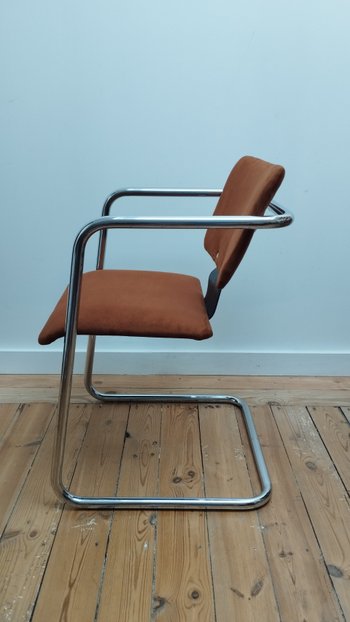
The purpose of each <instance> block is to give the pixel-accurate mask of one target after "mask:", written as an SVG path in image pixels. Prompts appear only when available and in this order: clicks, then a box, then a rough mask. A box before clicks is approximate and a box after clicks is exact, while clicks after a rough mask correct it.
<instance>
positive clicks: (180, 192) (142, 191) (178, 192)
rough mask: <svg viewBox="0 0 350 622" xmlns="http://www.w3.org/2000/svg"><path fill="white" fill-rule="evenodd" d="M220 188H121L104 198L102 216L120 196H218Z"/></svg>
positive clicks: (107, 212)
mask: <svg viewBox="0 0 350 622" xmlns="http://www.w3.org/2000/svg"><path fill="white" fill-rule="evenodd" d="M221 193H222V188H121V189H120V190H115V192H112V194H110V195H109V196H108V197H107V199H106V200H105V202H104V204H103V208H102V216H109V213H110V210H111V207H112V205H113V203H114V202H115V201H117V200H118V199H121V198H122V197H127V196H128V197H219V196H220V195H221Z"/></svg>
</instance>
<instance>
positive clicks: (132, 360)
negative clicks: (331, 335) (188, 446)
mask: <svg viewBox="0 0 350 622" xmlns="http://www.w3.org/2000/svg"><path fill="white" fill-rule="evenodd" d="M61 357H62V354H61V351H52V350H46V351H40V350H28V351H24V350H16V351H14V350H8V351H5V350H0V374H57V373H59V372H60V366H61ZM83 369H84V353H83V352H81V351H78V352H77V354H76V365H75V372H76V373H82V371H83ZM95 372H96V373H99V374H135V375H142V374H147V375H148V374H185V375H191V374H192V375H199V374H204V375H211V374H213V375H256V376H264V375H276V376H284V375H293V376H302V375H305V376H347V375H350V353H349V354H348V353H312V352H282V353H281V352H210V351H207V352H203V351H201V352H130V351H129V352H110V351H104V352H102V351H100V352H97V353H96V363H95Z"/></svg>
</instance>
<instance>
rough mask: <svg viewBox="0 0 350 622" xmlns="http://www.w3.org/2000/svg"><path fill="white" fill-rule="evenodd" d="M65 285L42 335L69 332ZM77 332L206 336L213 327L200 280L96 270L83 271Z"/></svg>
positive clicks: (45, 338)
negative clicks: (66, 322) (67, 330)
mask: <svg viewBox="0 0 350 622" xmlns="http://www.w3.org/2000/svg"><path fill="white" fill-rule="evenodd" d="M66 306H67V290H66V291H65V292H64V294H63V296H62V297H61V299H60V300H59V302H58V304H57V306H56V307H55V309H54V311H53V312H52V314H51V315H50V317H49V319H48V321H47V322H46V324H45V326H44V328H43V329H42V331H41V333H40V335H39V343H41V344H42V345H47V344H49V343H52V342H53V341H55V339H58V338H59V337H63V336H64V334H65V317H66ZM78 333H79V334H82V335H128V336H135V337H178V338H181V337H184V338H187V339H207V338H208V337H211V336H212V334H213V333H212V329H211V326H210V323H209V320H208V315H207V312H206V309H205V305H204V298H203V294H202V288H201V284H200V282H199V280H198V279H196V278H195V277H192V276H186V275H183V274H173V273H168V272H167V273H165V272H146V271H141V270H96V271H95V272H87V273H85V274H84V276H83V283H82V291H81V299H80V311H79V318H78Z"/></svg>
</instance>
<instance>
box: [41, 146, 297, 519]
mask: <svg viewBox="0 0 350 622" xmlns="http://www.w3.org/2000/svg"><path fill="white" fill-rule="evenodd" d="M283 177H284V169H283V168H282V167H281V166H278V165H274V164H270V163H268V162H265V161H263V160H259V159H257V158H253V157H250V156H246V157H243V158H242V159H241V160H239V162H238V163H237V164H236V165H235V167H234V168H233V170H232V171H231V173H230V175H229V177H228V180H227V182H226V184H225V187H224V189H223V190H222V191H221V190H198V189H197V190H173V189H167V190H164V189H163V190H160V189H143V190H136V189H127V190H120V191H117V192H114V193H113V194H111V195H110V196H109V197H108V198H107V200H106V202H105V204H104V207H103V212H102V217H101V218H98V219H96V220H94V221H92V222H90V223H89V224H87V225H86V226H85V227H83V228H82V229H81V231H80V232H79V233H78V235H77V237H76V239H75V243H74V247H73V253H72V265H71V275H70V281H69V286H68V288H67V290H66V291H65V292H64V294H63V295H62V297H61V299H60V300H59V302H58V304H57V306H56V307H55V309H54V310H53V312H52V314H51V316H50V317H49V319H48V321H47V323H46V324H45V326H44V328H43V329H42V331H41V333H40V335H39V343H41V344H43V345H45V344H49V343H51V342H53V341H54V340H55V339H57V338H59V337H64V351H63V361H62V374H61V385H60V392H59V399H58V424H57V433H56V442H55V448H54V453H53V462H52V483H53V487H54V489H55V491H56V493H57V494H58V496H59V497H60V498H61V499H63V500H64V501H66V502H68V503H69V504H70V505H72V506H75V507H80V508H98V509H102V508H120V509H123V508H157V509H163V508H168V509H169V508H170V509H181V508H182V509H196V508H204V509H252V508H257V507H260V506H262V505H263V504H264V503H266V502H267V501H268V499H269V498H270V494H271V482H270V478H269V475H268V471H267V468H266V464H265V461H264V457H263V454H262V450H261V447H260V444H259V440H258V437H257V434H256V431H255V427H254V423H253V419H252V416H251V413H250V411H249V408H248V406H247V404H246V403H245V402H244V401H243V400H241V399H239V398H238V397H236V396H233V395H178V394H161V393H159V394H152V395H149V394H138V395H135V394H132V395H130V394H118V393H109V392H101V391H98V390H97V389H96V388H95V387H94V385H93V380H92V378H93V360H94V352H95V337H96V336H97V335H127V336H142V337H144V336H148V337H178V338H188V339H197V340H201V339H207V338H209V337H211V336H212V329H211V325H210V322H209V319H210V318H211V317H212V316H213V314H214V312H215V310H216V306H217V303H218V300H219V296H220V293H221V290H222V289H223V288H224V287H225V286H226V285H227V283H228V282H229V280H230V278H231V276H232V275H233V273H234V272H235V270H236V269H237V267H238V265H239V263H240V262H241V260H242V258H243V255H244V253H245V251H246V250H247V247H248V245H249V243H250V240H251V238H252V235H253V233H254V231H255V230H256V229H269V228H276V227H285V226H286V225H289V224H290V223H291V222H292V216H291V215H290V214H287V213H286V212H285V211H284V210H283V209H282V208H281V207H279V206H278V205H277V204H276V203H271V201H272V198H273V196H274V194H275V193H276V191H277V189H278V188H279V186H280V184H281V182H282V180H283ZM123 196H154V197H167V196H174V197H208V196H209V197H220V198H219V201H218V203H217V206H216V209H215V211H214V215H213V216H210V217H207V216H205V217H190V216H187V217H170V218H169V217H166V218H165V217H142V218H125V217H123V216H110V209H111V207H112V205H113V203H114V202H115V201H116V200H117V199H119V198H120V197H123ZM267 210H269V212H270V213H269V212H267V214H265V211H267ZM115 228H138V229H152V228H155V229H191V228H192V229H207V232H206V235H205V240H204V247H205V249H206V250H207V251H208V253H209V254H210V255H211V257H212V259H213V260H214V263H215V269H214V270H213V272H212V273H211V274H210V276H209V281H208V288H207V293H206V295H205V296H203V293H202V289H201V285H200V282H199V280H198V279H197V278H195V277H193V276H187V275H181V274H173V273H164V272H149V271H138V270H106V269H104V258H105V250H106V239H107V238H106V236H107V231H108V230H109V229H115ZM97 232H99V249H98V257H97V268H96V270H95V271H92V272H86V273H84V272H83V264H84V253H85V247H86V244H87V241H88V240H89V239H90V238H91V236H93V235H94V234H96V233H97ZM77 333H78V334H84V335H89V341H88V351H87V357H86V368H85V386H86V389H87V391H88V392H89V393H90V394H91V395H92V396H93V397H94V398H96V399H97V400H101V401H103V402H107V401H116V402H163V403H164V402H195V403H209V404H210V403H211V404H213V403H215V404H217V403H227V404H230V405H231V406H233V407H238V409H239V410H240V412H241V415H242V417H243V420H244V424H245V427H246V430H247V435H248V438H249V444H250V448H251V451H252V454H253V457H254V461H255V465H256V469H257V473H258V476H259V480H260V488H261V491H260V492H259V494H257V495H254V496H248V497H246V498H237V497H236V498H221V497H210V498H208V497H204V498H197V497H196V498H178V497H177V498H164V497H158V498H144V497H142V498H135V497H97V498H95V497H86V496H78V495H76V494H74V493H72V492H71V491H70V490H69V489H68V488H67V487H66V486H65V485H64V482H63V478H62V466H63V461H64V452H65V441H66V435H67V421H68V415H69V404H70V395H71V384H72V374H73V364H74V355H75V343H76V335H77ZM232 411H233V412H234V408H232ZM215 412H219V411H215Z"/></svg>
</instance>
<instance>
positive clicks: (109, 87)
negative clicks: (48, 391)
mask: <svg viewBox="0 0 350 622" xmlns="http://www.w3.org/2000/svg"><path fill="white" fill-rule="evenodd" d="M2 14H3V15H2V19H1V29H2V32H1V37H0V45H1V47H2V50H1V58H2V63H3V67H2V78H1V91H2V95H1V118H2V123H3V128H2V134H1V135H2V139H1V147H0V148H1V152H2V153H1V167H0V175H1V177H2V181H1V214H2V219H1V225H2V226H1V231H0V235H1V245H0V248H1V251H0V252H1V255H2V261H1V290H2V297H1V298H2V300H1V311H0V314H1V322H0V331H1V334H0V348H1V352H0V372H1V373H6V372H11V373H12V372H18V373H31V372H32V373H34V372H43V373H45V372H54V371H57V370H58V369H59V356H58V354H57V352H58V351H59V350H60V348H61V343H59V342H57V343H56V344H54V345H53V346H50V347H49V348H40V346H38V345H37V343H36V338H37V333H38V331H39V330H40V328H41V325H42V324H43V322H44V321H45V319H46V317H47V315H48V313H49V311H50V310H51V307H52V304H53V302H54V301H55V300H56V298H57V295H58V294H59V293H60V292H61V290H62V288H63V287H64V286H65V284H66V281H67V278H68V270H69V261H70V259H69V254H70V247H71V243H72V240H73V237H74V234H75V232H76V231H77V229H78V228H79V227H80V226H81V225H82V224H84V223H85V222H87V221H89V220H91V219H92V218H94V217H95V216H97V215H98V214H99V212H100V207H101V204H102V201H103V199H104V197H105V196H106V195H107V194H109V192H111V191H112V190H114V189H116V188H118V187H120V186H125V185H133V186H147V185H148V186H210V187H216V186H221V185H222V183H223V182H224V180H225V178H226V176H227V173H228V172H229V170H230V168H231V167H232V165H233V164H234V162H235V161H236V160H237V159H238V158H239V157H240V156H241V155H243V154H251V155H256V156H259V157H262V158H265V159H267V160H270V161H273V162H278V163H281V164H283V165H284V166H285V168H286V171H287V175H286V179H285V182H284V184H283V186H282V188H281V190H280V192H279V194H278V199H279V200H280V201H281V203H283V204H285V206H287V207H288V208H290V209H291V210H292V211H293V212H294V214H295V217H296V220H295V224H294V225H293V226H292V227H291V228H289V229H286V230H277V231H269V232H258V233H257V234H256V236H255V237H254V240H253V243H252V245H251V247H250V250H249V253H248V255H247V256H246V259H245V261H244V263H243V264H242V266H241V267H240V269H239V271H238V272H237V275H236V277H235V279H234V281H233V282H232V283H231V284H230V285H229V286H228V287H227V289H226V290H225V291H224V293H223V296H222V301H221V307H220V309H219V310H218V312H217V315H216V316H215V318H214V320H213V327H214V333H215V336H214V338H213V339H211V340H208V341H206V342H202V343H197V342H187V343H184V342H182V341H179V342H173V341H167V342H164V341H158V340H149V341H146V340H128V339H120V340H108V339H106V340H104V341H103V342H100V346H99V347H100V349H101V350H104V351H111V350H114V349H115V348H116V349H117V350H119V351H120V352H128V353H130V352H138V351H140V352H142V353H144V352H146V351H147V350H148V351H149V350H151V351H154V350H155V351H157V353H158V354H157V355H156V356H155V357H154V358H153V359H152V360H153V362H151V360H150V357H149V356H148V355H145V354H143V355H142V356H141V355H140V356H136V354H135V356H131V355H129V356H128V357H127V359H126V367H123V362H122V360H119V359H118V361H117V363H118V365H119V367H118V368H117V369H119V370H121V371H129V367H128V366H129V363H130V360H131V363H133V362H136V363H137V365H138V368H137V371H144V372H146V373H147V372H149V371H152V372H154V371H166V372H175V373H181V372H183V373H190V372H191V371H192V372H193V373H195V372H196V371H202V372H207V373H209V372H212V373H239V372H242V373H245V372H256V373H300V372H303V373H311V374H312V373H329V374H337V373H339V374H341V373H344V374H346V373H348V371H349V356H348V355H349V351H350V331H349V317H350V313H349V311H350V309H349V307H350V288H349V268H350V261H349V259H350V252H349V243H348V238H349V230H350V210H349V180H350V159H349V155H348V152H349V144H350V140H349V139H350V131H349V130H350V128H349V123H350V122H349V117H350V115H349V110H350V105H349V104H350V86H349V79H348V77H349V73H348V71H349V52H350V40H349V36H348V24H349V21H350V5H349V3H348V2H346V0H333V1H332V2H330V1H329V2H328V1H327V2H326V1H325V0H317V1H316V0H309V1H308V2H304V1H302V0H295V1H294V2H287V1H286V0H268V2H264V3H263V2H261V1H260V0H250V1H249V0H248V1H245V2H243V1H242V0H241V2H232V0H215V2H214V1H210V2H209V1H205V0H193V1H192V2H188V1H187V0H186V1H184V0H177V2H172V1H169V2H164V0H162V1H160V0H153V2H149V3H146V2H140V1H136V0H128V1H125V2H123V3H122V2H116V1H115V0H114V1H112V0H100V2H98V3H95V2H83V1H82V0H75V2H68V1H67V0H61V2H59V3H58V2H56V3H51V2H46V1H45V0H33V1H32V2H27V1H25V0H17V1H16V2H11V3H7V4H6V6H5V5H4V6H3V7H2ZM211 208H212V206H211V204H210V203H208V202H207V203H204V204H202V205H201V206H199V205H198V204H197V203H195V204H193V206H192V205H191V203H189V202H188V201H187V202H185V203H184V204H183V205H181V210H182V213H185V212H186V213H195V214H199V213H201V212H203V210H205V211H206V212H209V211H210V210H211ZM175 209H177V207H175V205H174V203H171V201H170V200H169V201H165V203H164V204H157V206H155V204H154V203H153V202H152V203H149V204H147V206H145V207H143V206H141V205H140V203H138V202H136V201H135V202H131V201H130V202H128V203H126V202H124V203H122V204H121V205H120V206H119V210H120V211H123V213H130V214H131V213H134V214H135V213H138V214H141V213H148V214H155V213H157V214H160V213H164V212H167V213H172V212H174V210H175ZM129 236H130V237H127V236H126V235H125V233H123V234H122V235H121V234H120V232H119V234H118V237H117V239H116V242H117V243H118V250H117V251H116V255H115V256H116V258H117V260H118V265H120V266H121V267H126V266H137V267H147V268H153V267H157V268H161V269H173V270H176V271H184V272H189V273H193V274H197V275H199V276H200V277H201V278H202V279H203V283H204V284H205V283H206V277H207V273H208V272H209V270H210V269H211V263H210V259H209V258H207V257H205V256H204V254H203V253H202V251H201V250H200V249H199V248H198V250H197V246H196V244H195V242H196V241H197V240H198V241H199V244H200V240H201V237H202V233H200V232H192V233H187V232H186V233H184V232H182V233H181V232H177V233H175V234H174V233H172V234H170V233H169V232H168V233H166V234H162V233H160V232H154V233H148V232H147V233H140V232H137V233H132V234H129ZM172 240H174V243H173V244H172V247H173V251H172V253H171V254H170V255H169V254H168V256H167V257H166V258H165V259H164V261H163V260H161V256H162V255H163V251H167V252H168V250H169V246H170V245H171V243H172ZM188 348H190V350H191V352H192V354H191V356H190V358H189V359H188V358H186V357H185V356H183V355H182V351H184V350H185V349H187V350H188ZM161 352H163V353H164V354H163V355H162V354H161ZM204 353H205V356H204ZM256 355H257V356H256ZM321 355H322V356H321ZM111 358H112V359H113V362H115V357H111V356H110V355H106V356H103V355H101V356H100V358H99V370H100V371H112V368H111V366H110V362H111ZM192 363H193V364H195V363H196V364H197V363H198V364H199V369H198V366H197V368H193V369H192ZM117 369H116V368H114V371H117Z"/></svg>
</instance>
